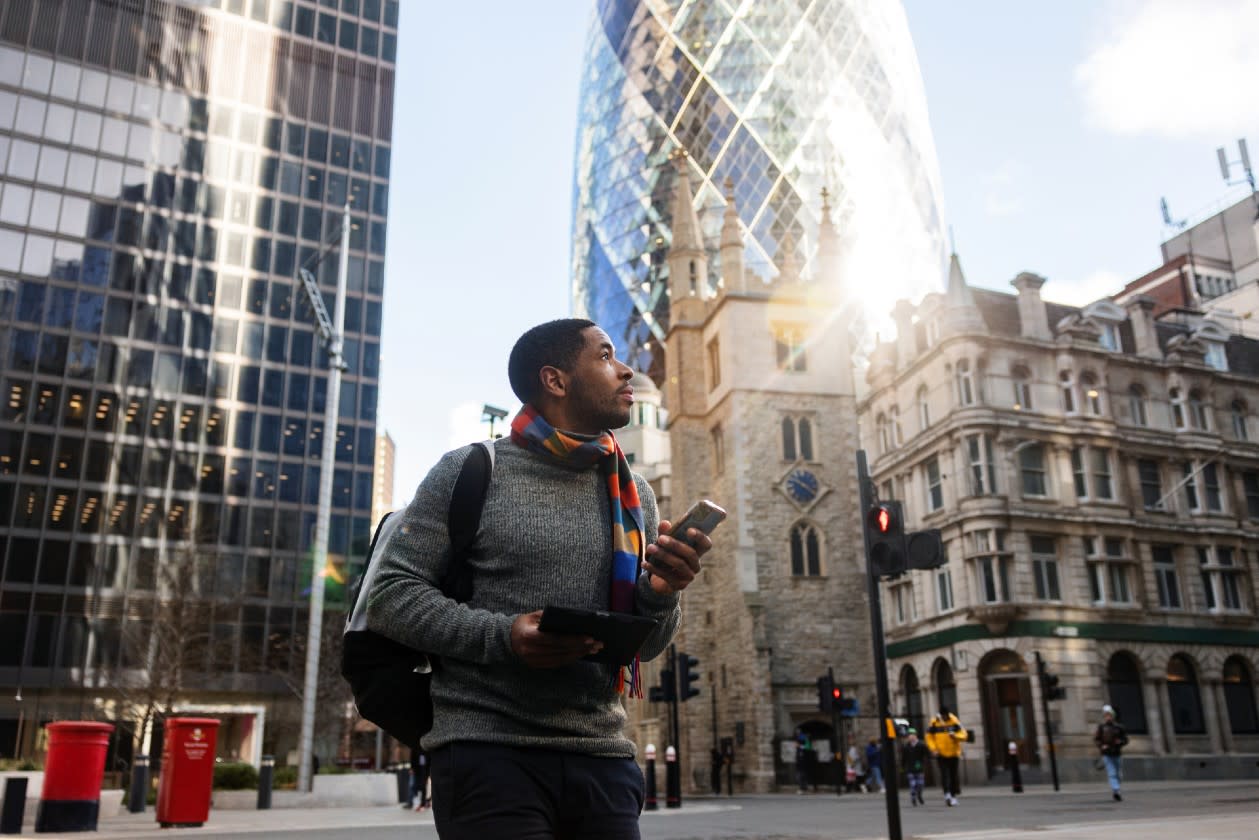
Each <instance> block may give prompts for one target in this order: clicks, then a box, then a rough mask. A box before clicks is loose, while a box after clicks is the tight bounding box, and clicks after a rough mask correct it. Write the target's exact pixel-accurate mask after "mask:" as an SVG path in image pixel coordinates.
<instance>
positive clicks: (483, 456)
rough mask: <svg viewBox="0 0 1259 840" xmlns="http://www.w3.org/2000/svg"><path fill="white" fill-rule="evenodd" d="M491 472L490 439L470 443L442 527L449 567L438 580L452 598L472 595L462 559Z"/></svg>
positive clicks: (472, 536) (473, 535)
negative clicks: (447, 537)
mask: <svg viewBox="0 0 1259 840" xmlns="http://www.w3.org/2000/svg"><path fill="white" fill-rule="evenodd" d="M493 471H494V442H493V441H479V442H477V443H475V444H473V445H472V451H471V452H469V453H468V457H467V459H466V460H465V461H464V462H463V468H462V469H461V470H460V471H459V478H458V479H457V480H456V481H455V488H454V490H453V491H451V494H450V509H449V511H448V512H447V514H446V526H447V530H448V531H449V532H450V567H449V568H448V569H447V570H446V577H445V579H444V580H443V581H442V591H443V592H445V593H446V594H447V595H449V596H451V597H452V598H454V599H455V600H456V601H466V600H468V597H469V596H470V595H471V594H472V591H471V590H472V580H471V575H469V574H468V567H467V564H466V563H465V562H464V561H465V560H466V559H467V556H468V551H469V550H470V549H471V548H472V543H473V541H474V540H475V539H476V532H477V528H478V527H479V526H480V524H481V510H482V508H484V507H485V492H486V490H488V489H489V486H490V475H491V474H492V473H493Z"/></svg>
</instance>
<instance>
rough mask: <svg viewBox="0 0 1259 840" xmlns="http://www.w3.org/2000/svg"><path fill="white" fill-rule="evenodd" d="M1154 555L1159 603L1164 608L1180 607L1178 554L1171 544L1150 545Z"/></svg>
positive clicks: (1173, 608) (1176, 608)
mask: <svg viewBox="0 0 1259 840" xmlns="http://www.w3.org/2000/svg"><path fill="white" fill-rule="evenodd" d="M1150 552H1151V554H1152V555H1153V557H1154V583H1155V586H1156V587H1157V588H1158V605H1159V606H1160V607H1163V608H1164V609H1169V610H1178V609H1180V605H1181V600H1180V581H1179V579H1178V578H1177V576H1176V554H1175V551H1174V550H1173V549H1172V547H1171V546H1170V545H1155V546H1151V547H1150Z"/></svg>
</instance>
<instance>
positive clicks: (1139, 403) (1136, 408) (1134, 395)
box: [1128, 385, 1150, 426]
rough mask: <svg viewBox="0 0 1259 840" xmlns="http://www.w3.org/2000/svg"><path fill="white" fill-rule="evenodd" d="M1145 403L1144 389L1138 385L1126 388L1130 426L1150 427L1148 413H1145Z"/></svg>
mask: <svg viewBox="0 0 1259 840" xmlns="http://www.w3.org/2000/svg"><path fill="white" fill-rule="evenodd" d="M1145 402H1146V396H1145V389H1144V388H1142V387H1141V386H1140V385H1132V386H1130V387H1129V388H1128V414H1129V415H1130V416H1131V419H1132V425H1134V426H1148V425H1150V420H1149V413H1148V412H1147V411H1146V407H1145Z"/></svg>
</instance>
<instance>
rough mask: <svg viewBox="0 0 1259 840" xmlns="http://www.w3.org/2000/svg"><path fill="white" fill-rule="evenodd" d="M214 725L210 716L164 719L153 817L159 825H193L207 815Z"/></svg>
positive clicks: (216, 725)
mask: <svg viewBox="0 0 1259 840" xmlns="http://www.w3.org/2000/svg"><path fill="white" fill-rule="evenodd" d="M218 729H219V722H218V721H217V720H215V719H214V718H167V719H166V737H165V740H164V741H163V743H162V774H161V776H160V778H159V780H158V783H157V821H158V823H159V824H160V825H161V826H162V828H170V827H171V826H176V827H179V828H185V827H192V828H195V827H197V826H201V825H204V824H205V821H206V820H207V819H209V817H210V792H211V790H212V789H213V787H214V743H215V740H216V738H217V736H218Z"/></svg>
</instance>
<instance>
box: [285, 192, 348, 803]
mask: <svg viewBox="0 0 1259 840" xmlns="http://www.w3.org/2000/svg"><path fill="white" fill-rule="evenodd" d="M349 263H350V205H349V204H346V205H345V208H344V210H343V212H342V217H341V254H340V260H339V261H338V265H337V293H336V298H335V299H334V301H333V311H334V313H335V314H334V316H333V318H332V319H331V320H330V319H329V318H328V310H327V308H326V307H325V306H324V303H323V296H322V295H321V294H320V292H319V285H318V284H317V283H316V282H315V278H314V275H312V274H311V273H310V271H308V270H307V269H306V268H305V267H303V268H301V269H300V271H299V272H298V273H299V276H300V277H301V280H302V285H303V286H304V287H305V289H306V294H307V295H308V296H309V297H310V303H311V306H312V308H313V309H314V310H315V317H316V319H317V321H318V326H319V333H320V335H321V337H322V338H323V342H324V345H325V346H326V347H327V348H328V396H327V400H326V401H325V404H324V423H323V452H322V453H321V454H320V459H319V512H318V515H317V516H316V518H315V544H314V557H313V558H312V559H311V569H310V621H309V624H308V626H307V631H306V679H305V684H304V687H303V689H302V734H301V740H300V741H299V743H298V758H297V789H298V790H301V791H307V792H309V791H310V790H312V785H313V782H314V780H313V779H312V778H311V777H312V775H313V771H314V766H313V763H314V738H315V695H316V693H317V692H318V690H319V645H320V642H321V640H322V638H323V600H324V574H325V570H326V569H327V566H328V523H329V521H330V520H331V518H332V474H333V467H334V464H335V462H336V455H337V415H338V414H339V413H340V409H341V405H340V403H341V374H342V372H343V371H344V370H345V361H344V360H343V359H342V350H343V347H344V339H345V288H346V276H347V274H348V273H349Z"/></svg>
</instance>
